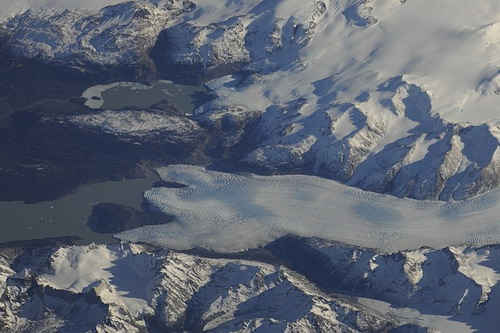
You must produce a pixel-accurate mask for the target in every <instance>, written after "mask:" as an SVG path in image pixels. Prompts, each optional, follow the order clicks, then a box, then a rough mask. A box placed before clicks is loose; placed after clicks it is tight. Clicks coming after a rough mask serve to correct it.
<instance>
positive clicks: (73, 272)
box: [40, 245, 154, 312]
mask: <svg viewBox="0 0 500 333" xmlns="http://www.w3.org/2000/svg"><path fill="white" fill-rule="evenodd" d="M148 264H149V260H148V256H143V255H141V254H134V253H132V252H131V251H130V249H128V248H125V249H123V251H113V250H110V249H108V248H107V247H105V246H92V245H90V246H88V247H79V246H75V247H69V248H60V249H58V250H57V251H56V252H55V255H53V257H52V263H51V265H52V267H53V271H51V272H50V273H46V274H43V275H41V276H40V278H41V280H42V281H43V282H44V283H46V284H48V285H50V286H52V287H54V288H56V289H65V290H70V291H74V292H77V293H80V292H82V291H84V290H86V289H87V288H90V287H95V286H97V285H98V284H99V283H101V282H103V281H104V283H105V284H106V285H107V286H106V287H105V288H104V290H103V291H102V292H101V297H103V298H105V300H106V302H108V303H122V304H124V305H125V306H126V307H127V308H128V309H129V310H132V311H137V312H140V311H141V310H143V309H144V308H145V307H147V302H146V300H147V299H148V295H147V292H148V291H147V290H148V286H149V283H151V281H152V279H153V276H152V274H153V273H154V271H153V272H152V270H151V269H150V268H148Z"/></svg>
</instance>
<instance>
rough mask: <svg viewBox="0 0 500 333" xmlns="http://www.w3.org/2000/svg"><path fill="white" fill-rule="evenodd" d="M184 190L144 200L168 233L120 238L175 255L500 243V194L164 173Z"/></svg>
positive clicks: (142, 231)
mask: <svg viewBox="0 0 500 333" xmlns="http://www.w3.org/2000/svg"><path fill="white" fill-rule="evenodd" d="M158 173H159V174H160V176H161V177H162V179H163V180H164V181H168V182H175V183H180V184H185V185H187V186H186V187H183V188H166V187H163V188H153V189H151V190H149V191H146V192H145V193H144V198H145V200H147V202H148V203H149V207H150V209H152V210H159V211H162V212H164V213H166V214H171V215H175V216H176V220H175V221H174V222H172V223H169V224H165V225H155V226H145V227H141V228H137V229H133V230H129V231H125V232H123V233H120V234H118V235H116V237H118V238H120V239H122V240H127V241H132V242H146V243H150V244H154V245H158V246H165V247H168V248H172V249H178V250H186V249H191V248H195V247H202V248H206V249H210V250H215V251H218V252H236V251H242V250H246V249H249V248H255V247H259V246H265V245H266V244H268V243H269V242H271V241H273V240H274V239H277V238H279V237H281V236H284V235H290V234H292V235H300V236H304V237H321V238H325V239H329V240H334V241H340V242H343V243H347V244H351V245H355V246H362V247H368V248H375V249H379V250H381V251H388V252H392V251H398V250H405V249H417V248H420V247H422V246H429V247H432V248H441V247H445V246H449V245H455V244H472V245H484V244H493V243H497V242H500V217H499V215H498V211H499V207H500V191H498V190H495V191H492V192H490V193H487V194H484V195H482V196H479V197H476V198H473V199H467V200H463V201H456V202H450V203H445V202H435V201H417V200H412V199H401V198H396V197H393V196H389V195H383V194H376V193H370V192H366V191H363V190H360V189H356V188H352V187H348V186H345V185H342V184H340V183H337V182H335V181H332V180H325V179H321V178H318V177H314V176H300V175H296V176H257V175H253V174H246V175H238V174H230V173H222V172H217V171H211V170H205V169H204V168H202V167H197V166H188V165H171V166H168V167H165V168H159V169H158Z"/></svg>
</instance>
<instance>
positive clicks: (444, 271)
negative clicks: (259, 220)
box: [268, 237, 499, 321]
mask: <svg viewBox="0 0 500 333" xmlns="http://www.w3.org/2000/svg"><path fill="white" fill-rule="evenodd" d="M268 248H269V249H270V250H271V252H272V253H274V254H275V255H277V256H280V257H283V258H286V259H287V260H289V261H290V263H291V265H292V267H293V268H295V269H297V270H298V271H299V272H302V273H303V274H305V275H306V276H307V277H308V278H310V279H312V280H313V281H315V282H318V283H319V285H320V286H322V287H323V288H326V289H327V290H329V291H332V292H339V293H354V294H356V295H360V296H363V297H369V298H374V299H378V300H383V301H386V302H389V303H391V304H393V305H394V306H398V307H407V308H412V309H416V310H418V311H420V312H421V313H428V314H435V315H436V314H437V315H447V316H452V317H456V320H457V321H463V320H465V319H464V318H465V317H474V316H481V315H485V316H490V312H489V311H491V309H492V307H494V306H495V304H496V301H495V300H494V298H495V297H496V291H495V290H496V288H497V287H495V286H496V285H497V281H498V273H497V271H498V269H497V267H498V253H499V248H498V246H485V247H482V248H479V249H474V248H468V247H465V246H462V247H459V246H457V247H448V248H445V249H442V250H431V249H425V248H424V249H420V250H414V251H403V252H397V253H393V254H384V253H378V252H376V251H373V250H368V249H362V248H353V247H349V246H345V245H339V244H335V243H330V242H325V241H322V240H318V239H316V240H315V239H299V238H293V237H288V238H283V239H279V240H277V241H275V242H274V243H271V244H270V245H268ZM492 299H493V300H492Z"/></svg>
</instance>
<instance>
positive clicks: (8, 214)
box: [0, 171, 159, 244]
mask: <svg viewBox="0 0 500 333" xmlns="http://www.w3.org/2000/svg"><path fill="white" fill-rule="evenodd" d="M158 180H159V177H158V175H157V174H156V173H154V172H153V171H148V173H147V177H146V178H137V179H124V180H121V181H107V182H102V183H94V184H90V185H85V186H82V187H80V188H79V189H78V190H77V191H76V192H75V193H72V194H69V195H66V196H64V197H62V198H60V199H58V200H53V201H43V202H38V203H35V204H25V203H23V202H19V201H15V202H7V201H0V212H1V224H2V232H1V233H0V243H3V242H10V241H20V240H29V239H41V238H48V237H64V236H77V237H80V238H82V240H81V241H76V243H77V244H89V243H92V242H96V243H106V242H108V241H111V240H113V238H112V237H111V235H108V234H99V233H96V232H93V231H92V230H90V228H89V227H88V226H87V224H86V223H87V220H88V218H89V216H90V213H91V211H92V207H93V206H94V205H95V204H98V203H101V202H113V203H117V204H122V205H127V206H130V207H132V208H135V209H138V210H141V203H142V193H143V192H144V191H146V190H149V189H151V187H152V186H153V184H154V183H155V182H156V181H158Z"/></svg>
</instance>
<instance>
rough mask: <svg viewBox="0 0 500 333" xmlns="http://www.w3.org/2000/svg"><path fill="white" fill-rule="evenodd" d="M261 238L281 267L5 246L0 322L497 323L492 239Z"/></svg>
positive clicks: (171, 325) (147, 253) (6, 328)
mask: <svg viewBox="0 0 500 333" xmlns="http://www.w3.org/2000/svg"><path fill="white" fill-rule="evenodd" d="M267 249H268V250H269V251H270V252H271V253H272V254H274V255H276V256H277V257H281V258H283V259H285V261H286V262H288V264H287V265H288V266H289V267H290V268H285V267H283V266H280V265H276V264H274V265H273V264H267V263H262V262H258V261H253V260H241V259H214V258H206V257H203V256H200V255H194V254H185V253H179V252H174V251H167V250H154V249H149V250H148V249H146V248H143V247H141V246H139V245H132V244H131V245H128V246H120V245H108V246H105V245H99V246H96V245H90V246H73V247H60V248H52V249H51V250H43V251H41V250H34V251H32V252H26V253H24V254H23V255H21V256H19V255H18V256H17V259H15V260H14V261H13V259H6V257H4V255H5V251H6V250H2V257H1V258H2V266H1V267H2V270H1V273H0V277H1V279H0V291H1V298H0V324H1V326H0V327H1V328H0V332H32V331H36V330H42V331H43V330H52V331H54V330H57V331H61V332H66V331H67V332H87V331H92V332H123V331H124V330H126V331H127V332H143V331H150V330H152V329H153V328H154V329H155V330H167V331H185V330H187V331H194V332H196V331H208V332H252V331H259V330H262V331H266V332H269V331H272V332H388V331H390V330H391V329H393V328H397V327H399V328H400V331H402V332H406V331H426V330H425V329H424V327H428V329H429V330H428V331H430V332H436V331H435V330H433V329H435V328H436V326H435V323H434V320H433V319H432V318H435V319H436V320H437V319H439V318H444V317H447V318H448V319H447V320H449V321H450V323H453V322H463V323H464V324H467V325H469V326H470V327H475V328H478V329H484V328H486V327H493V326H488V325H495V323H496V322H498V318H496V305H497V304H498V300H497V297H498V295H497V294H498V285H497V282H498V281H499V280H500V277H499V275H498V273H497V271H498V265H499V263H500V261H499V258H500V256H499V254H500V250H499V248H498V246H485V247H482V248H467V247H449V248H445V249H442V250H431V249H420V250H415V251H403V252H398V253H393V254H386V253H379V252H376V251H373V250H368V249H363V248H355V247H349V246H344V245H339V244H334V243H331V242H327V241H323V240H319V239H312V238H293V237H287V238H282V239H279V240H277V241H275V242H274V243H272V244H270V245H269V246H268V247H267ZM213 254H214V253H212V255H213ZM268 260H269V258H268ZM273 261H274V262H278V261H276V259H273ZM292 269H294V270H292ZM311 281H313V282H315V283H316V285H317V286H319V287H320V288H321V290H320V289H318V287H316V286H315V285H314V284H313V283H312V282H311ZM325 291H326V292H328V293H332V292H333V293H335V296H329V295H328V294H326V293H325ZM345 295H350V296H345ZM356 297H360V299H359V300H358V301H356ZM361 299H372V300H377V301H384V302H388V303H390V305H391V307H393V309H396V310H394V311H396V312H387V313H386V314H382V313H380V312H377V311H380V310H378V309H377V308H374V309H375V310H376V312H374V311H373V310H371V309H370V305H368V304H367V303H365V302H364V301H362V300H361ZM361 304H367V305H361ZM405 308H406V310H405V311H406V312H404V311H403V315H402V316H398V315H397V309H405ZM410 309H411V311H413V312H414V313H415V312H416V311H418V312H416V313H419V316H420V317H421V319H419V318H420V317H418V316H417V317H414V316H415V315H412V316H408V313H410V312H408V311H410ZM405 313H406V315H405ZM426 316H427V317H429V316H430V318H431V320H425V319H422V318H424V317H426ZM440 320H441V319H440ZM438 321H439V320H438ZM416 323H419V324H420V326H421V327H418V326H416V325H415V324H416ZM448 327H453V326H448ZM409 329H411V330H409ZM396 331H398V330H396Z"/></svg>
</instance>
